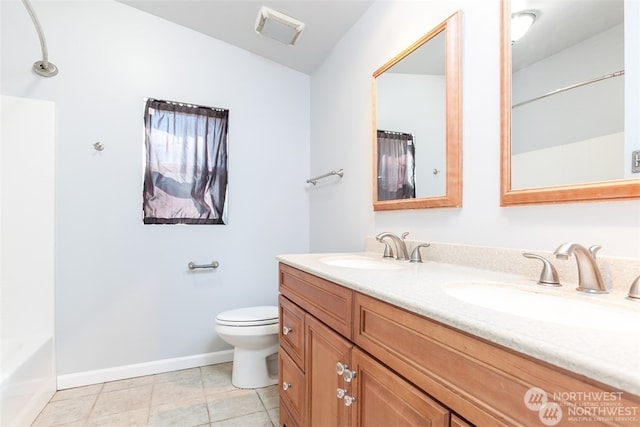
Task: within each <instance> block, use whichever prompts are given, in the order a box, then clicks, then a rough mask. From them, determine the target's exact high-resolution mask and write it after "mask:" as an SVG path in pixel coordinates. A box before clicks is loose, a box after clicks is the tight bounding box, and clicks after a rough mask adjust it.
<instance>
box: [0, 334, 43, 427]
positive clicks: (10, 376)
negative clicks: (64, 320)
mask: <svg viewBox="0 0 640 427" xmlns="http://www.w3.org/2000/svg"><path fill="white" fill-rule="evenodd" d="M0 346H1V347H2V353H1V356H2V359H0V369H1V372H0V426H2V427H25V426H30V425H31V423H32V422H33V421H34V420H35V418H36V417H37V416H38V414H39V413H40V411H41V410H42V408H44V406H45V405H46V404H47V402H48V401H49V399H51V397H52V396H53V394H54V393H55V391H56V376H55V366H54V360H55V359H54V356H53V354H54V353H53V351H54V348H53V338H52V337H34V338H31V339H23V340H19V341H18V340H2V343H1V344H0Z"/></svg>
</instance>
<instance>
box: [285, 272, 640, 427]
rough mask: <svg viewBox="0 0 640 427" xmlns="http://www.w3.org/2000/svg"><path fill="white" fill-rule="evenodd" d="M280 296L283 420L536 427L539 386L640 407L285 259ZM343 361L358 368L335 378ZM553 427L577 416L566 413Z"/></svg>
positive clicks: (320, 424)
mask: <svg viewBox="0 0 640 427" xmlns="http://www.w3.org/2000/svg"><path fill="white" fill-rule="evenodd" d="M280 293H281V295H280V315H281V321H282V323H281V326H282V329H283V331H286V332H287V333H286V334H284V333H283V331H281V333H280V355H279V358H280V361H281V364H280V376H281V377H280V397H281V399H280V420H281V424H282V425H283V426H287V427H288V426H293V427H329V426H330V427H334V426H347V427H351V426H353V427H360V426H365V427H370V426H373V427H377V426H381V427H382V426H384V427H388V426H394V425H397V426H411V425H414V426H427V425H432V426H455V427H470V426H473V425H474V424H475V425H478V426H539V425H542V424H541V421H540V418H539V413H538V412H537V411H533V410H530V409H528V408H527V405H526V404H525V402H524V398H525V395H526V393H527V392H528V391H529V390H531V389H532V388H540V389H543V390H545V391H546V392H548V393H549V394H551V393H556V392H558V393H559V394H563V395H566V396H571V395H572V392H583V393H593V395H597V393H603V392H605V393H610V394H611V395H615V396H619V398H618V400H617V401H616V402H615V403H616V405H618V406H620V407H623V408H631V410H633V409H634V408H635V409H636V410H637V411H638V413H640V409H639V408H640V397H638V396H634V395H630V394H629V393H626V392H621V391H619V390H616V389H613V388H612V387H609V386H606V385H603V384H600V383H598V382H595V381H593V380H591V379H588V378H585V377H583V376H580V375H577V374H574V373H572V372H569V371H566V370H563V369H560V368H557V367H555V366H552V365H549V364H547V363H545V362H542V361H540V360H537V359H533V358H531V357H528V356H526V355H523V354H521V353H518V352H515V351H512V350H509V349H506V348H504V347H501V346H498V345H495V344H493V343H491V342H488V341H485V340H482V339H480V338H478V337H475V336H473V335H470V334H467V333H464V332H462V331H459V330H456V329H453V328H451V327H449V326H446V325H443V324H441V323H438V322H436V321H433V320H431V319H428V318H426V317H423V316H420V315H417V314H415V313H412V312H410V311H407V310H404V309H402V308H399V307H397V306H394V305H391V304H388V303H386V302H383V301H380V300H378V299H375V298H372V297H369V296H367V295H363V294H360V293H358V292H355V291H352V290H350V289H347V288H345V287H343V286H341V285H338V284H335V283H332V282H330V281H327V280H324V279H322V278H319V277H317V276H314V275H312V274H308V273H306V272H303V271H301V270H298V269H295V268H292V267H290V266H288V265H285V264H281V265H280ZM293 331H296V332H295V333H294V332H293ZM338 363H341V364H342V367H343V370H346V371H349V372H354V373H355V376H353V378H352V379H351V378H349V379H350V381H349V380H347V377H345V376H344V374H343V375H342V376H340V375H338V373H337V364H338ZM341 390H342V391H341ZM339 393H341V395H339ZM573 394H575V393H573ZM559 403H560V404H561V405H562V408H565V409H567V408H569V407H577V406H580V402H576V401H568V400H567V401H563V402H559ZM572 405H573V406H572ZM636 421H637V418H635V416H634V417H633V418H630V419H629V420H615V421H611V420H604V421H602V420H595V419H592V420H581V422H580V425H585V426H587V425H609V426H632V425H634V423H635V422H636ZM548 425H552V424H548ZM553 425H557V426H564V425H571V420H570V419H569V416H568V414H565V416H564V417H563V418H562V419H559V420H558V422H557V423H555V424H553Z"/></svg>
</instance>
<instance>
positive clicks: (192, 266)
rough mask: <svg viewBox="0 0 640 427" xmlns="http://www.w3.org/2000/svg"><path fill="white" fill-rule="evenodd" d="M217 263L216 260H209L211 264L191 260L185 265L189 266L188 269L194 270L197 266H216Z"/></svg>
mask: <svg viewBox="0 0 640 427" xmlns="http://www.w3.org/2000/svg"><path fill="white" fill-rule="evenodd" d="M219 265H220V263H219V262H218V261H211V264H196V263H194V262H193V261H191V262H190V263H189V264H187V267H189V270H195V269H197V268H218V266H219Z"/></svg>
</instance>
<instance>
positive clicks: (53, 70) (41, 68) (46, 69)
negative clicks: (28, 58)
mask: <svg viewBox="0 0 640 427" xmlns="http://www.w3.org/2000/svg"><path fill="white" fill-rule="evenodd" d="M22 4H24V7H26V8H27V12H29V16H31V20H32V21H33V25H34V26H35V27H36V32H37V33H38V38H39V39H40V48H41V49H42V61H36V62H34V63H33V71H34V72H35V73H36V74H38V75H40V76H42V77H53V76H55V75H56V74H58V67H56V66H55V65H54V64H53V62H49V58H48V56H49V55H48V53H47V42H46V40H45V39H44V34H43V33H42V27H41V26H40V21H38V16H37V15H36V13H35V12H34V10H33V8H32V7H31V4H30V3H29V0H22Z"/></svg>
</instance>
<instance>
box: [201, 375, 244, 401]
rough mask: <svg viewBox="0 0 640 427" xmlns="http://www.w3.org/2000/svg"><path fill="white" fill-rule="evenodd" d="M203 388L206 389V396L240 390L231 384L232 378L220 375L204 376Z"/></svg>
mask: <svg viewBox="0 0 640 427" xmlns="http://www.w3.org/2000/svg"><path fill="white" fill-rule="evenodd" d="M202 386H203V387H204V394H205V396H209V395H212V394H216V393H225V392H229V391H235V390H238V389H237V388H236V387H234V386H233V384H231V376H228V377H227V376H224V375H219V374H214V375H206V376H203V377H202Z"/></svg>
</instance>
